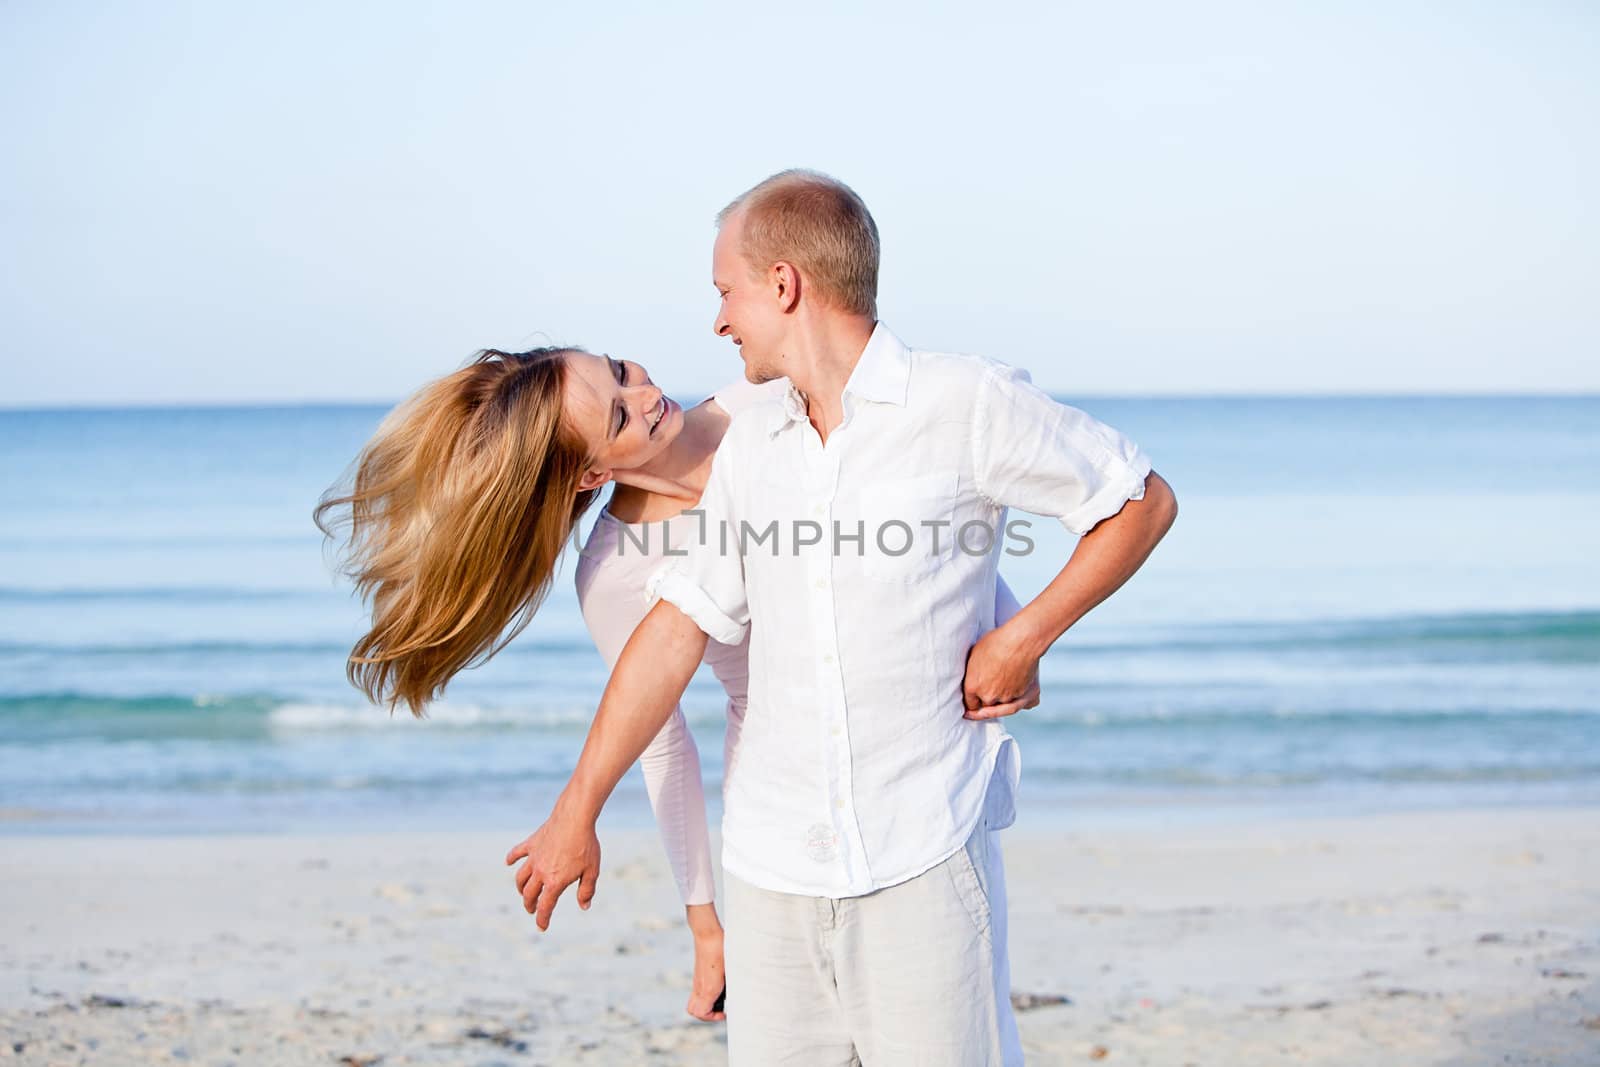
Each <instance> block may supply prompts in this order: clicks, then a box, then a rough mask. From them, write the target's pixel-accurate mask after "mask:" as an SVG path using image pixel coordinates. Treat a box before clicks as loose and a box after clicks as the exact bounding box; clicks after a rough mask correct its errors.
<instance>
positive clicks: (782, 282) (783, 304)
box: [772, 259, 800, 312]
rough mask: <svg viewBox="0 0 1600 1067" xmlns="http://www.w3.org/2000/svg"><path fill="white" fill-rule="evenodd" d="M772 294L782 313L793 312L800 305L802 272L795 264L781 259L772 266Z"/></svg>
mask: <svg viewBox="0 0 1600 1067" xmlns="http://www.w3.org/2000/svg"><path fill="white" fill-rule="evenodd" d="M772 292H773V295H774V296H776V297H777V298H778V310H779V311H781V312H790V311H793V310H794V309H795V307H796V305H798V304H799V303H800V272H799V271H797V270H795V269H794V264H793V263H788V262H785V261H784V260H781V259H780V260H779V261H778V262H776V263H774V264H773V265H772Z"/></svg>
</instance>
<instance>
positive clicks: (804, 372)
mask: <svg viewBox="0 0 1600 1067" xmlns="http://www.w3.org/2000/svg"><path fill="white" fill-rule="evenodd" d="M877 325H878V323H877V320H876V319H874V318H872V317H871V316H870V315H839V314H833V313H828V314H821V315H814V316H811V317H809V318H807V319H806V320H804V321H803V322H801V323H798V324H797V330H796V336H794V337H793V338H791V341H790V344H789V345H787V346H786V347H787V351H786V352H785V353H784V355H785V357H786V358H785V360H784V363H785V365H786V366H787V368H788V373H789V381H790V382H792V383H793V384H794V387H795V389H797V390H798V391H799V392H800V394H801V395H802V396H804V397H805V398H806V414H807V415H808V416H809V417H810V419H811V425H812V426H814V427H816V430H817V436H818V437H820V438H822V440H823V442H824V443H826V442H827V440H828V435H829V434H830V433H832V432H833V431H834V430H835V429H836V428H837V427H838V425H839V423H840V422H842V421H844V386H845V383H846V382H848V381H849V380H850V375H851V374H852V373H853V372H854V371H855V369H856V364H857V363H859V362H861V354H862V352H863V351H865V350H866V347H867V342H868V341H869V340H871V338H872V331H873V330H874V329H875V328H876V327H877Z"/></svg>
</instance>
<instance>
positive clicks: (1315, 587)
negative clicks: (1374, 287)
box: [0, 397, 1600, 832]
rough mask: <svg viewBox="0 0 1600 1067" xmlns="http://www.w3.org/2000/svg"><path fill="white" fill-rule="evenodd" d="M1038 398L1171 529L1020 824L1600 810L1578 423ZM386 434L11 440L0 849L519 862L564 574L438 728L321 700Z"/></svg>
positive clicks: (695, 696)
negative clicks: (397, 831) (441, 852)
mask: <svg viewBox="0 0 1600 1067" xmlns="http://www.w3.org/2000/svg"><path fill="white" fill-rule="evenodd" d="M1063 399H1065V400H1067V401H1068V402H1069V403H1073V404H1076V405H1078V406H1081V407H1083V408H1085V409H1087V410H1089V411H1090V412H1092V413H1093V414H1095V415H1096V416H1097V417H1099V418H1102V419H1104V420H1105V421H1107V422H1110V423H1111V424H1113V425H1115V426H1117V427H1118V428H1120V429H1122V430H1124V431H1125V432H1127V433H1128V434H1130V435H1131V436H1133V437H1134V438H1135V439H1136V440H1138V441H1139V442H1140V443H1141V444H1142V445H1143V446H1144V448H1145V449H1146V451H1147V452H1148V453H1149V454H1150V455H1151V457H1152V459H1153V461H1154V464H1155V468H1156V470H1157V471H1159V472H1160V473H1161V474H1162V475H1163V476H1164V477H1165V478H1167V480H1168V481H1170V482H1171V483H1172V484H1173V486H1174V487H1175V489H1176V491H1177V494H1178V497H1179V502H1180V515H1179V518H1178V521H1177V524H1176V525H1175V526H1174V528H1173V530H1172V532H1171V533H1170V534H1169V535H1168V537H1167V539H1166V541H1165V542H1163V544H1162V545H1161V546H1159V547H1158V548H1157V550H1156V552H1155V554H1154V556H1153V557H1152V558H1151V560H1150V561H1149V563H1148V564H1147V565H1146V566H1145V568H1144V569H1143V570H1142V571H1140V573H1139V574H1137V575H1136V576H1135V577H1134V578H1133V580H1132V581H1131V582H1129V583H1128V585H1127V586H1125V587H1124V588H1123V589H1122V590H1121V591H1119V592H1118V593H1117V594H1116V595H1115V596H1114V597H1112V598H1111V599H1110V600H1109V601H1107V602H1106V603H1105V604H1103V605H1101V606H1100V607H1099V608H1097V609H1096V610H1095V611H1094V612H1093V613H1092V614H1091V615H1090V616H1089V617H1088V618H1086V619H1085V620H1083V621H1082V622H1081V623H1080V624H1079V625H1078V626H1076V627H1075V628H1074V629H1073V630H1072V631H1071V632H1070V633H1068V634H1067V635H1066V637H1064V638H1063V639H1062V640H1061V641H1060V642H1059V643H1058V644H1057V646H1056V647H1055V649H1053V650H1052V652H1051V653H1050V655H1049V656H1048V657H1047V659H1046V661H1045V664H1044V668H1043V682H1044V690H1045V695H1044V702H1043V704H1042V705H1041V706H1040V707H1039V708H1037V709H1033V710H1031V711H1028V712H1025V713H1023V714H1022V715H1019V716H1017V717H1014V718H1013V719H1012V720H1010V723H1009V726H1010V729H1011V730H1012V732H1013V733H1014V734H1015V735H1016V736H1017V737H1018V739H1019V742H1020V745H1021V751H1022V759H1023V785H1022V797H1021V806H1022V818H1023V819H1024V820H1040V819H1059V818H1067V819H1074V818H1084V819H1090V818H1093V819H1106V818H1131V819H1163V820H1173V819H1192V818H1203V817H1206V816H1207V813H1215V812H1236V813H1237V812H1244V813H1250V812H1274V813H1280V812H1294V811H1328V810H1341V811H1349V810H1376V809H1382V808H1387V807H1397V806H1402V807H1414V806H1451V805H1462V804H1518V803H1544V802H1563V803H1567V802H1575V803H1595V802H1600V563H1597V562H1596V551H1595V550H1596V546H1600V398H1595V397H1573V398H1528V397H1485V398H1445V397H1381V398H1318V399H1310V398H1252V399H1238V398H1205V399H1132V398H1094V397H1065V398H1063ZM385 410H386V409H385V408H383V407H373V406H349V407H333V406H308V407H276V408H207V409H161V410H153V409H141V410H94V411H0V486H3V493H4V498H3V499H4V507H3V508H0V813H3V815H4V819H3V820H0V828H3V829H5V830H7V831H9V832H78V831H83V830H112V831H121V830H126V831H130V832H133V831H137V832H148V831H152V830H154V831H161V832H166V831H175V832H187V831H207V830H215V829H275V828H291V827H306V826H364V827H385V826H390V827H397V828H399V827H414V826H422V825H426V826H433V827H443V826H465V825H471V824H477V823H481V822H489V823H493V824H494V825H520V824H524V823H525V824H527V826H528V828H530V829H531V828H532V826H533V825H536V823H537V821H538V820H539V819H540V818H542V816H543V815H544V813H545V812H546V811H547V810H548V804H549V801H550V799H551V798H552V797H553V795H554V792H555V790H556V789H558V788H559V786H560V784H561V782H562V781H563V780H564V779H565V776H566V774H567V772H568V771H569V770H570V768H571V765H572V762H573V760H574V759H575V758H576V755H577V752H578V750H579V748H580V747H581V744H582V739H583V735H584V731H585V730H586V728H587V724H588V720H589V716H590V715H591V714H592V712H593V709H594V706H595V703H596V701H597V699H598V697H599V694H600V692H601V690H602V688H603V686H604V683H605V672H604V670H603V666H602V664H601V661H600V659H599V656H598V655H597V654H596V653H595V652H594V650H593V648H592V647H591V646H590V644H589V641H588V638H587V635H586V633H585V631H584V628H583V625H582V622H581V619H580V618H579V615H578V611H577V605H576V600H575V597H574V595H573V593H572V584H571V574H572V563H571V560H570V559H569V560H568V562H567V564H566V566H565V567H564V569H563V573H562V575H561V577H560V578H559V579H558V585H557V589H556V592H555V594H554V595H553V596H552V597H551V599H550V601H549V603H547V605H546V606H545V607H544V609H543V610H542V611H541V612H540V614H539V615H538V617H537V618H536V619H535V620H534V622H533V624H532V625H531V626H529V627H528V629H527V630H526V631H525V632H524V633H523V634H522V635H521V636H520V637H519V638H518V639H517V640H516V641H514V642H513V643H512V644H511V645H510V646H509V647H508V648H507V649H506V650H505V651H504V652H502V653H501V654H500V655H499V656H498V657H497V658H496V659H495V660H493V661H492V662H490V663H489V664H487V665H486V666H484V667H482V668H479V669H476V670H472V671H469V672H466V673H464V674H463V675H462V676H460V677H459V678H458V679H457V680H456V681H455V682H454V683H452V685H451V687H450V689H449V692H448V696H447V699H446V701H445V702H444V703H443V704H441V705H440V706H439V707H437V708H436V709H435V711H434V712H433V714H432V716H431V717H430V718H429V719H427V720H425V721H417V720H414V719H412V718H411V717H410V716H409V715H408V714H405V713H404V712H403V711H402V712H401V713H400V714H398V715H395V716H392V717H391V716H390V715H389V714H388V712H387V711H386V710H385V709H381V708H374V707H371V706H369V705H367V704H366V703H365V702H364V701H363V700H362V699H361V698H360V696H359V694H357V693H356V691H355V690H354V689H352V688H351V687H350V686H349V685H348V683H347V682H346V681H345V677H344V659H345V655H346V654H347V652H348V650H349V648H350V645H351V643H352V642H353V640H354V639H355V637H356V636H357V634H358V633H359V632H360V625H361V620H362V615H361V610H360V605H359V603H358V602H357V601H356V600H355V599H354V597H353V595H352V594H351V592H350V590H349V588H348V587H347V586H346V585H345V584H344V583H343V582H342V581H340V580H337V579H336V578H335V577H334V576H333V575H332V573H331V571H330V569H329V567H328V560H327V559H326V558H325V556H324V551H323V545H322V540H321V535H320V534H319V533H318V531H317V530H316V529H315V527H314V526H313V525H312V522H311V509H312V507H313V505H314V504H315V502H316V499H317V497H318V495H319V494H320V493H321V492H322V490H323V489H324V488H326V487H327V486H328V485H329V484H330V483H331V482H332V481H334V480H335V479H336V478H337V477H338V475H339V474H340V472H341V471H342V469H343V468H344V466H345V465H346V464H347V463H348V462H349V461H350V459H351V458H353V456H354V455H355V453H356V450H357V449H358V448H359V446H360V445H361V443H362V442H363V441H364V440H365V439H366V438H367V436H368V435H369V434H370V433H371V432H372V430H373V429H374V428H375V427H376V426H377V424H378V421H379V420H380V419H381V417H382V416H383V414H384V412H385ZM1032 523H1033V529H1032V530H1031V536H1032V537H1033V538H1034V540H1035V543H1036V549H1035V551H1034V552H1033V553H1032V554H1031V555H1029V556H1027V557H1023V558H1007V559H1005V560H1004V562H1003V565H1002V570H1003V572H1004V573H1005V574H1006V575H1007V577H1008V579H1009V580H1010V581H1011V583H1012V584H1013V586H1014V587H1015V588H1016V589H1017V590H1018V592H1019V593H1020V594H1022V595H1024V596H1028V595H1031V594H1032V593H1034V592H1036V591H1037V590H1038V589H1039V588H1041V587H1042V586H1043V585H1044V584H1045V583H1046V582H1047V581H1048V580H1049V578H1050V577H1051V576H1052V575H1053V574H1054V573H1055V571H1056V570H1057V569H1058V568H1059V566H1060V565H1061V564H1062V563H1063V562H1064V561H1065V559H1066V556H1067V554H1068V553H1069V552H1070V550H1071V541H1070V539H1069V538H1068V536H1067V535H1066V533H1065V532H1064V531H1062V530H1061V529H1060V527H1059V526H1057V525H1055V524H1054V523H1053V522H1052V521H1050V520H1046V519H1033V520H1032ZM685 710H686V711H687V713H688V715H689V718H690V722H691V724H692V726H693V728H694V731H695V734H696V736H697V738H698V739H699V742H700V751H701V757H702V761H703V764H704V769H705V775H706V779H707V793H708V796H709V797H711V798H712V801H713V811H712V816H713V818H715V815H716V810H715V809H716V804H715V798H716V795H717V792H718V788H717V787H718V782H719V780H720V779H719V775H720V769H721V768H720V754H721V742H720V731H721V725H722V724H721V697H720V689H719V688H718V687H717V685H716V683H715V680H714V679H713V678H711V677H710V676H709V673H708V672H702V674H701V675H700V676H699V677H697V678H696V680H695V682H694V684H693V686H692V687H691V689H690V692H689V694H688V696H687V698H686V702H685ZM607 818H608V819H616V820H627V821H634V822H644V821H647V820H648V811H647V809H646V806H645V804H644V802H643V792H642V786H641V783H640V782H639V779H638V776H637V770H635V771H634V772H631V773H630V775H629V777H628V779H627V780H626V781H625V782H624V784H623V786H622V787H621V789H620V790H619V793H618V797H617V799H616V800H615V801H614V803H613V806H612V809H610V810H609V811H608V815H607Z"/></svg>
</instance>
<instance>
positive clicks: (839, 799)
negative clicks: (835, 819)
mask: <svg viewBox="0 0 1600 1067" xmlns="http://www.w3.org/2000/svg"><path fill="white" fill-rule="evenodd" d="M833 806H834V807H836V808H842V807H844V797H835V798H834V800H833Z"/></svg>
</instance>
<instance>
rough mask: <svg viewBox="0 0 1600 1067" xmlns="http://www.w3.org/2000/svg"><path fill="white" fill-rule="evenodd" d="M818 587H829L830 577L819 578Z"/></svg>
mask: <svg viewBox="0 0 1600 1067" xmlns="http://www.w3.org/2000/svg"><path fill="white" fill-rule="evenodd" d="M817 588H818V589H826V588H828V579H826V578H818V579H817Z"/></svg>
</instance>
